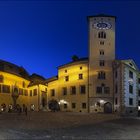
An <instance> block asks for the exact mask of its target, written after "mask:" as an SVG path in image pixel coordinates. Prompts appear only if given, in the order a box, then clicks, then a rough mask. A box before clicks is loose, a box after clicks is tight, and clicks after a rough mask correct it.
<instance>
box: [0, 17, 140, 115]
mask: <svg viewBox="0 0 140 140" xmlns="http://www.w3.org/2000/svg"><path fill="white" fill-rule="evenodd" d="M115 22H116V17H114V16H108V15H96V16H89V17H88V27H89V28H88V29H89V47H88V48H89V56H88V57H87V58H76V57H75V58H73V61H71V62H70V63H67V64H64V65H61V66H59V67H58V75H57V76H54V77H52V78H49V79H45V78H43V77H42V76H39V75H37V74H33V75H31V76H30V75H29V74H28V73H27V72H26V70H25V69H24V68H22V67H18V66H16V65H14V64H11V63H8V62H5V61H1V62H0V105H1V109H2V110H8V109H9V108H11V107H15V106H16V105H17V104H18V105H20V106H22V105H23V104H25V105H26V106H27V107H28V109H29V110H36V111H39V110H45V111H47V110H48V111H49V110H54V111H55V110H61V111H73V112H94V113H98V112H105V113H112V112H116V113H119V114H122V115H125V114H137V112H138V106H140V74H139V69H138V68H137V66H136V64H135V63H134V61H133V60H116V59H115V25H116V24H115Z"/></svg>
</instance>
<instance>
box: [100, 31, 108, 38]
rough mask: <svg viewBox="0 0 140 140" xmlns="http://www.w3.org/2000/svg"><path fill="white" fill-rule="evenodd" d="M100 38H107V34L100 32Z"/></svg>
mask: <svg viewBox="0 0 140 140" xmlns="http://www.w3.org/2000/svg"><path fill="white" fill-rule="evenodd" d="M98 38H104V39H105V38H106V33H105V32H104V31H100V32H99V33H98Z"/></svg>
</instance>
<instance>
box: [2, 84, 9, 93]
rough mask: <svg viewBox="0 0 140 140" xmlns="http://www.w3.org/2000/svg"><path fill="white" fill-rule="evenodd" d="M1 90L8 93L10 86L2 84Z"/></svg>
mask: <svg viewBox="0 0 140 140" xmlns="http://www.w3.org/2000/svg"><path fill="white" fill-rule="evenodd" d="M2 92H3V93H10V86H8V85H2Z"/></svg>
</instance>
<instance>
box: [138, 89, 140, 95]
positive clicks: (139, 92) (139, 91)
mask: <svg viewBox="0 0 140 140" xmlns="http://www.w3.org/2000/svg"><path fill="white" fill-rule="evenodd" d="M138 96H139V97H140V89H139V90H138Z"/></svg>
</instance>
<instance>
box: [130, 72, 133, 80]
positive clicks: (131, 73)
mask: <svg viewBox="0 0 140 140" xmlns="http://www.w3.org/2000/svg"><path fill="white" fill-rule="evenodd" d="M129 78H132V79H133V72H132V71H129Z"/></svg>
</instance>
